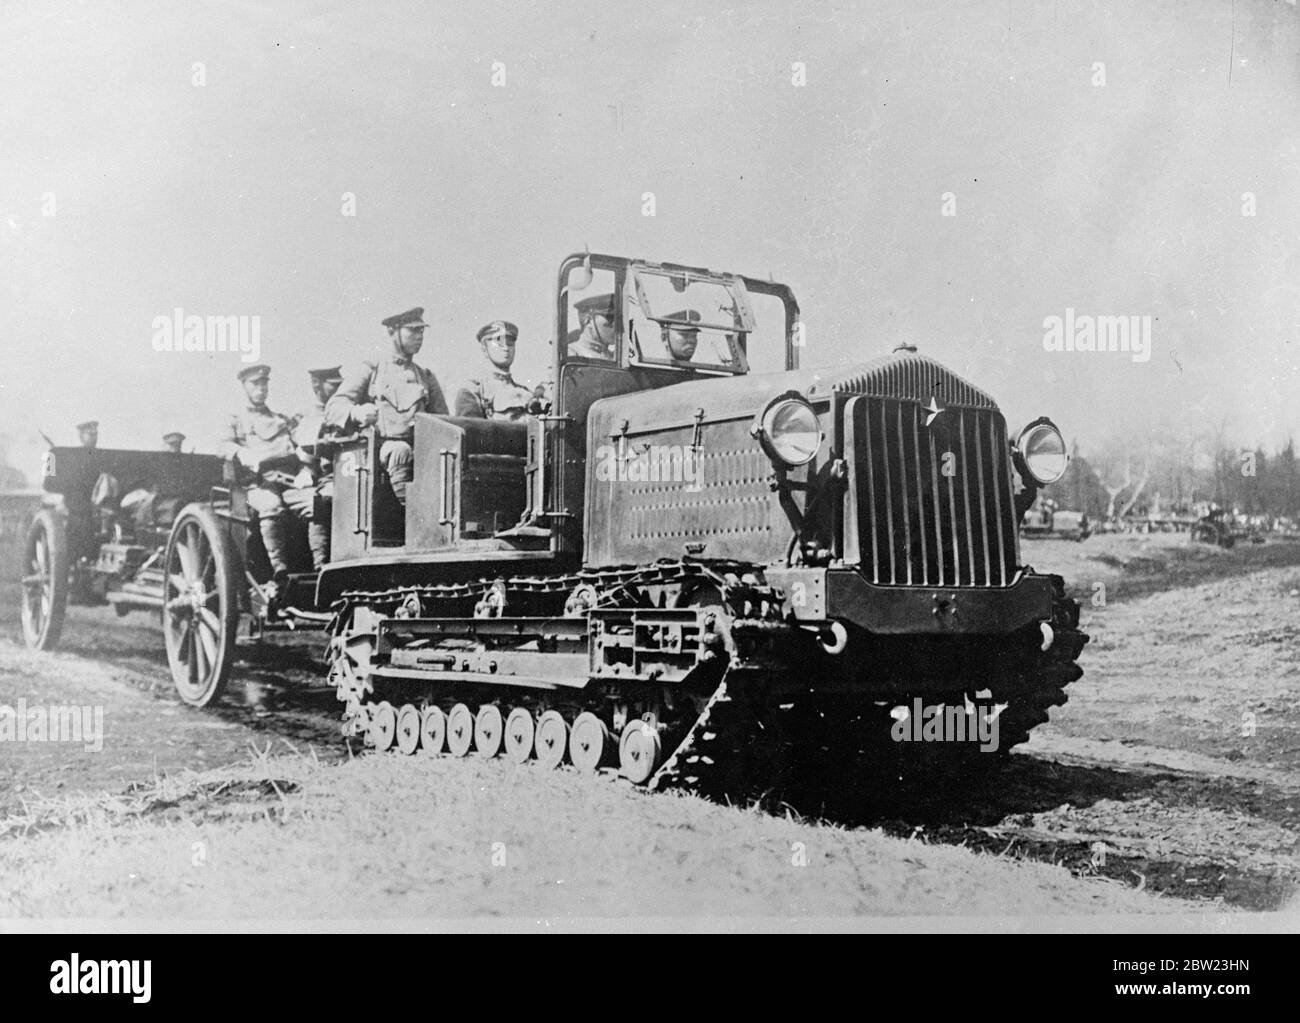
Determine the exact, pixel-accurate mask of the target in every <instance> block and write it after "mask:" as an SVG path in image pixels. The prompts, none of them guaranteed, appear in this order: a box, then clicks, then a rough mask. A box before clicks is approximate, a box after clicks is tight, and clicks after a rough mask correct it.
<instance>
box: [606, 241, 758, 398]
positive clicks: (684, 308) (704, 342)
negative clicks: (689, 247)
mask: <svg viewBox="0 0 1300 1023" xmlns="http://www.w3.org/2000/svg"><path fill="white" fill-rule="evenodd" d="M632 285H633V288H632V291H633V296H632V301H631V302H630V303H629V309H628V313H629V315H628V327H629V335H628V336H629V338H630V340H631V342H632V345H631V348H632V358H633V359H634V360H635V361H637V362H641V363H650V364H653V365H667V366H687V367H690V368H692V369H695V370H701V371H704V372H715V373H717V372H721V373H746V372H748V369H749V367H748V364H747V363H746V361H745V353H744V338H745V337H746V335H747V334H748V332H750V331H752V330H753V329H754V315H753V312H752V311H751V310H750V305H749V296H748V294H747V293H746V291H745V285H744V283H743V282H742V281H741V280H740V279H739V278H724V277H716V276H708V275H703V274H699V273H696V272H693V271H688V270H673V269H670V268H659V267H645V266H637V267H634V268H633V270H632Z"/></svg>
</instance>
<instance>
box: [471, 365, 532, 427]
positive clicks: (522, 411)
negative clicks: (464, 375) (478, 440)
mask: <svg viewBox="0 0 1300 1023" xmlns="http://www.w3.org/2000/svg"><path fill="white" fill-rule="evenodd" d="M537 393H538V391H536V390H532V389H530V388H527V387H525V386H524V385H523V384H521V383H519V381H517V380H516V379H515V378H514V377H512V376H511V375H510V374H509V373H508V372H502V371H501V370H499V369H495V368H494V369H493V370H492V371H491V372H490V373H487V374H484V375H483V376H482V377H480V378H479V379H477V380H467V381H466V382H465V386H463V387H462V388H461V389H460V391H459V392H457V394H456V415H458V416H470V417H473V418H475V419H505V420H516V419H522V418H523V417H524V416H526V415H527V414H528V403H529V402H530V401H532V400H533V398H534V396H536V395H537Z"/></svg>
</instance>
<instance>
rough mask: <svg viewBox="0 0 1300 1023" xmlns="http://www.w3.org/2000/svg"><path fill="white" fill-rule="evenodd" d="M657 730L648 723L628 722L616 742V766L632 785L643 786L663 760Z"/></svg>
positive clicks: (661, 745) (661, 744)
mask: <svg viewBox="0 0 1300 1023" xmlns="http://www.w3.org/2000/svg"><path fill="white" fill-rule="evenodd" d="M663 752H664V751H663V743H661V742H660V741H659V729H658V728H656V727H655V726H654V725H653V724H651V723H650V722H648V721H629V722H628V723H627V724H626V725H625V726H624V728H623V734H622V736H620V737H619V740H618V766H619V771H620V773H621V774H622V775H623V777H625V778H627V779H628V780H629V781H630V782H632V784H633V785H644V784H645V783H646V782H648V781H649V780H650V777H651V776H652V775H653V774H654V773H655V771H656V770H658V768H659V764H660V762H661V761H662V760H663Z"/></svg>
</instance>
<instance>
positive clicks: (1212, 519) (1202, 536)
mask: <svg viewBox="0 0 1300 1023" xmlns="http://www.w3.org/2000/svg"><path fill="white" fill-rule="evenodd" d="M1192 539H1193V540H1194V541H1199V542H1200V543H1213V544H1218V545H1219V546H1220V547H1222V548H1223V549H1224V550H1225V551H1228V550H1232V547H1233V545H1234V544H1235V543H1236V542H1237V537H1236V536H1235V535H1234V533H1233V531H1232V527H1231V525H1229V523H1228V520H1227V518H1226V517H1225V516H1224V513H1223V509H1222V508H1215V509H1214V510H1212V511H1210V512H1209V513H1207V514H1206V515H1204V516H1202V517H1201V518H1199V519H1197V520H1196V522H1195V523H1194V524H1193V526H1192ZM1261 539H1262V538H1261Z"/></svg>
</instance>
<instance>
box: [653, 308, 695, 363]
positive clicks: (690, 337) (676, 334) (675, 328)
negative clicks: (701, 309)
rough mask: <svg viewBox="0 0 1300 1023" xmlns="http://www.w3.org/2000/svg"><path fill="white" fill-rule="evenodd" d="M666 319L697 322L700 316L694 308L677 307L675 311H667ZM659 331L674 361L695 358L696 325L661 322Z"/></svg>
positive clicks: (685, 360) (686, 360)
mask: <svg viewBox="0 0 1300 1023" xmlns="http://www.w3.org/2000/svg"><path fill="white" fill-rule="evenodd" d="M668 319H672V320H686V321H687V323H699V322H700V319H701V317H700V314H699V313H698V312H696V311H695V310H694V309H679V310H678V311H677V312H675V313H669V314H668ZM659 331H660V336H661V337H662V338H663V342H664V347H665V348H667V349H668V354H669V356H671V357H672V359H673V360H674V361H675V362H690V361H691V360H692V359H693V358H695V349H696V347H698V345H699V343H700V329H699V328H698V327H688V326H686V325H685V324H682V323H661V324H660V325H659Z"/></svg>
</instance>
